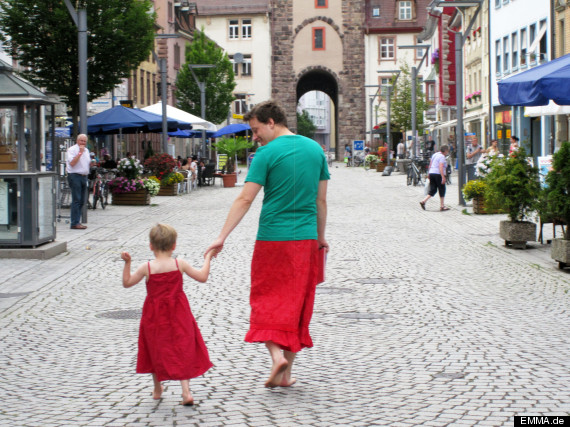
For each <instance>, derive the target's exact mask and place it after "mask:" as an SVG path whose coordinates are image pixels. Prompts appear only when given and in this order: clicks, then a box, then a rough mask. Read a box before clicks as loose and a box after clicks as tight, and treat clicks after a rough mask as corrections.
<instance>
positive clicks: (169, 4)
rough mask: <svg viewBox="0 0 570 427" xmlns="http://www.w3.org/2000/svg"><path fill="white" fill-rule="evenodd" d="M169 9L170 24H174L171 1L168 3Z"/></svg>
mask: <svg viewBox="0 0 570 427" xmlns="http://www.w3.org/2000/svg"><path fill="white" fill-rule="evenodd" d="M167 8H168V22H174V11H173V9H172V2H171V1H169V2H168V5H167Z"/></svg>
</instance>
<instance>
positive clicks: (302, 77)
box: [271, 0, 366, 156]
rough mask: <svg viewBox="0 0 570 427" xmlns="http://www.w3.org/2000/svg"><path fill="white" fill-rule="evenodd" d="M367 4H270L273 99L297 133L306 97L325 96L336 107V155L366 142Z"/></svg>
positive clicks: (305, 0)
mask: <svg viewBox="0 0 570 427" xmlns="http://www.w3.org/2000/svg"><path fill="white" fill-rule="evenodd" d="M364 3H365V2H363V1H361V0H285V1H282V0H272V1H271V10H272V13H271V19H272V25H271V28H272V34H271V37H272V46H273V56H272V83H273V84H272V87H273V92H272V97H273V98H274V99H275V100H277V101H279V102H280V103H281V104H282V105H283V107H284V108H285V109H286V111H287V114H288V118H287V119H288V121H289V126H290V128H291V129H292V130H294V129H296V126H297V124H296V121H297V118H296V115H295V112H296V107H297V102H298V101H299V98H300V97H301V96H303V95H304V94H305V93H307V92H309V91H312V90H318V91H322V92H324V93H326V94H327V95H328V96H329V97H330V98H331V100H332V103H333V106H334V113H333V114H334V120H333V123H335V125H336V132H334V134H335V135H336V141H335V142H336V143H335V147H336V152H337V156H338V155H340V154H341V153H342V151H341V149H342V148H341V147H344V144H346V143H348V142H350V141H352V140H354V139H365V138H364V137H365V130H366V124H365V120H366V109H365V108H366V101H365V96H366V94H365V90H364V32H363V28H362V25H363V23H364Z"/></svg>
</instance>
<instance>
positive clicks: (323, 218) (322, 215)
mask: <svg viewBox="0 0 570 427" xmlns="http://www.w3.org/2000/svg"><path fill="white" fill-rule="evenodd" d="M327 184H328V181H326V180H323V181H319V190H318V192H317V236H318V237H317V238H318V241H319V247H321V248H326V251H327V252H328V251H329V244H328V243H327V241H326V239H325V228H326V224H327Z"/></svg>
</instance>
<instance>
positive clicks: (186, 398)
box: [180, 393, 194, 406]
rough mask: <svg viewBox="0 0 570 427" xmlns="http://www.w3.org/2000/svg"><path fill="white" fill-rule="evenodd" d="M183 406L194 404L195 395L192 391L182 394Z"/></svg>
mask: <svg viewBox="0 0 570 427" xmlns="http://www.w3.org/2000/svg"><path fill="white" fill-rule="evenodd" d="M180 404H181V405H183V406H192V405H193V404H194V397H193V396H192V393H188V394H184V393H183V394H182V402H180Z"/></svg>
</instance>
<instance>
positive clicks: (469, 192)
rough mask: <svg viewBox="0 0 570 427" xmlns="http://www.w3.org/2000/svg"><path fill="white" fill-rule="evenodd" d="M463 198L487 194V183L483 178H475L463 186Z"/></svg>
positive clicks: (467, 198) (469, 198)
mask: <svg viewBox="0 0 570 427" xmlns="http://www.w3.org/2000/svg"><path fill="white" fill-rule="evenodd" d="M462 191H463V198H464V199H465V200H468V201H469V200H472V199H474V198H476V197H481V196H485V193H486V192H487V183H486V182H485V181H484V180H482V179H473V180H471V181H469V182H468V183H467V184H465V185H464V186H463V189H462Z"/></svg>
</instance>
